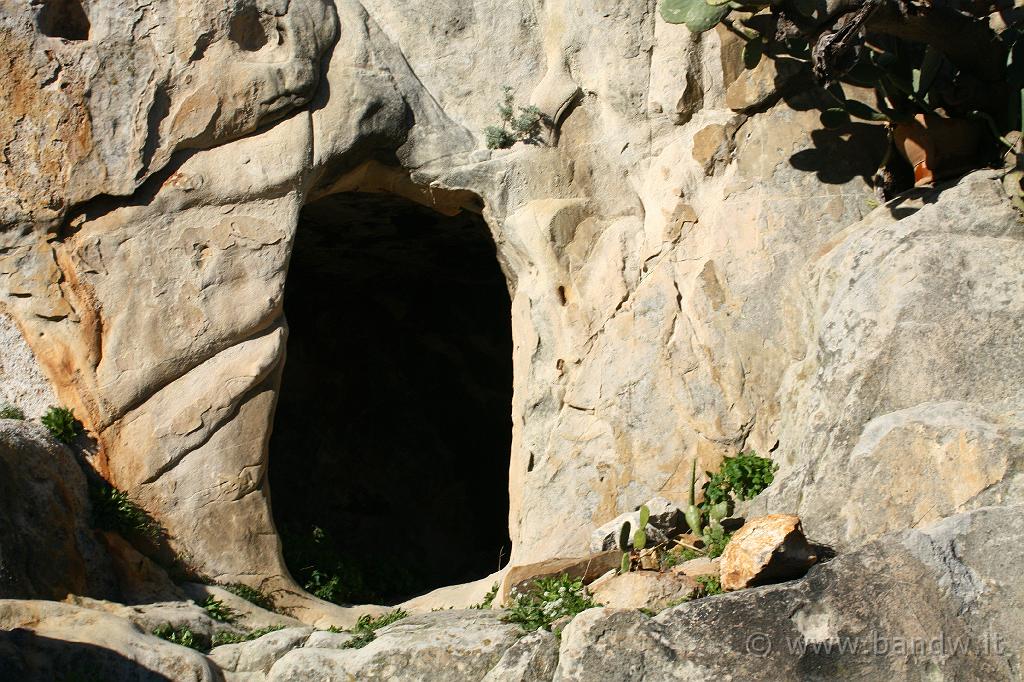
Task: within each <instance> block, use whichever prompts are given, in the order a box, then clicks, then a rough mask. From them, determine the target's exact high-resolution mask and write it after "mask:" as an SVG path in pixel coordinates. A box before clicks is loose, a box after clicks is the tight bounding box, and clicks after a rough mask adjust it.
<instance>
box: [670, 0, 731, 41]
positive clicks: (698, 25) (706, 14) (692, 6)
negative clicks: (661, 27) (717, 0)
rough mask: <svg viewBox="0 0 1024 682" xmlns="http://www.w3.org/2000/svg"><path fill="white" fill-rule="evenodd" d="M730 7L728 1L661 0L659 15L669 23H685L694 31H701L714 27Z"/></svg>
mask: <svg viewBox="0 0 1024 682" xmlns="http://www.w3.org/2000/svg"><path fill="white" fill-rule="evenodd" d="M712 1H714V0H712ZM730 9H731V8H730V7H729V3H728V2H725V3H721V4H714V5H712V4H710V3H709V2H707V1H706V0H662V3H661V16H662V18H664V19H665V21H667V22H668V23H670V24H686V27H687V28H689V29H690V30H691V31H693V32H694V33H703V32H704V31H709V30H711V29H712V28H714V27H715V26H716V25H717V24H718V22H720V21H721V20H722V19H723V18H724V17H725V15H726V14H728V13H729V11H730Z"/></svg>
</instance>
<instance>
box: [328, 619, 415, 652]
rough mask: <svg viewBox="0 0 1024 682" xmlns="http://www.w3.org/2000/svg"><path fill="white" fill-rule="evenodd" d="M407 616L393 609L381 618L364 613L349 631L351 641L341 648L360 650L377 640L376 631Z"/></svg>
mask: <svg viewBox="0 0 1024 682" xmlns="http://www.w3.org/2000/svg"><path fill="white" fill-rule="evenodd" d="M408 615H409V614H408V613H406V612H405V611H403V610H402V609H395V610H394V611H392V612H390V613H385V614H384V615H382V616H377V617H376V618H374V617H373V616H371V615H370V614H368V613H364V614H363V615H361V616H359V620H357V621H356V624H355V625H354V626H352V628H351V629H349V632H351V633H352V639H350V640H348V641H347V642H345V644H344V645H343V648H345V649H362V648H363V647H364V646H366V645H367V644H369V643H370V642H372V641H373V640H375V639H376V638H377V630H380V629H381V628H382V627H384V626H386V625H391V624H392V623H394V622H397V621H400V620H402V619H403V618H405V617H406V616H408Z"/></svg>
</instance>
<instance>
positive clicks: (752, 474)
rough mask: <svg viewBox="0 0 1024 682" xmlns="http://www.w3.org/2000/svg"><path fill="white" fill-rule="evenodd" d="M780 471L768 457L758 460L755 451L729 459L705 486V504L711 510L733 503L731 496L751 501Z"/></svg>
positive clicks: (727, 458)
mask: <svg viewBox="0 0 1024 682" xmlns="http://www.w3.org/2000/svg"><path fill="white" fill-rule="evenodd" d="M778 468H779V465H778V464H776V463H775V462H773V461H771V460H770V459H768V458H767V457H758V455H757V453H756V452H753V451H751V452H741V453H740V454H738V455H736V456H735V457H726V458H725V460H724V461H723V462H722V466H721V467H719V469H718V471H716V472H715V473H713V474H710V476H711V478H710V479H709V480H708V482H707V483H706V484H705V485H704V504H705V505H707V506H712V505H715V504H718V503H720V502H724V501H726V500H731V495H735V496H736V497H738V498H739V499H741V500H752V499H754V498H755V497H757V496H758V495H759V494H760V493H761V491H763V490H764V489H765V488H767V487H768V486H770V485H771V484H772V481H773V480H775V472H776V471H777V470H778ZM709 473H710V472H709Z"/></svg>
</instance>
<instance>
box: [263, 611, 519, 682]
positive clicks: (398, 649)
mask: <svg viewBox="0 0 1024 682" xmlns="http://www.w3.org/2000/svg"><path fill="white" fill-rule="evenodd" d="M521 634H522V631H521V630H520V629H519V627H518V626H516V625H510V624H507V623H504V622H502V620H501V614H500V613H498V612H491V611H438V612H436V613H429V614H421V615H418V616H409V617H408V618H405V619H403V620H400V621H398V622H397V623H395V624H393V625H389V626H388V627H386V628H383V629H381V630H379V631H378V633H377V638H376V639H375V640H374V641H372V642H370V643H369V644H367V645H366V646H365V647H363V648H361V649H340V650H337V649H326V648H303V649H295V650H293V651H292V652H290V653H288V654H287V655H285V656H284V657H283V658H281V659H280V660H279V661H278V662H277V663H275V664H274V666H273V668H271V670H270V675H269V677H268V679H270V680H273V681H274V682H285V681H295V682H305V681H306V680H310V679H318V678H319V679H329V680H330V679H342V680H344V679H353V678H354V679H359V680H368V681H369V680H396V679H402V680H410V681H411V680H424V681H427V680H436V679H438V676H439V675H442V676H443V677H444V678H445V679H446V680H453V681H456V680H480V679H482V678H483V677H484V676H485V675H486V674H487V672H488V671H489V670H490V669H491V668H493V667H495V666H496V665H498V662H499V661H500V660H501V658H502V654H503V653H504V652H505V651H506V650H507V649H508V648H509V647H511V646H512V645H513V644H514V643H515V642H516V641H517V640H518V639H519V636H520V635H521ZM510 665H511V663H510ZM530 667H531V666H529V665H528V666H527V668H530Z"/></svg>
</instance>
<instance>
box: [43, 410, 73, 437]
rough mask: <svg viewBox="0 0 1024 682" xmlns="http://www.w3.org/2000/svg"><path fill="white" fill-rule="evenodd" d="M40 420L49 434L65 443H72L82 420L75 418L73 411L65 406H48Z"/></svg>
mask: <svg viewBox="0 0 1024 682" xmlns="http://www.w3.org/2000/svg"><path fill="white" fill-rule="evenodd" d="M41 421H42V422H43V426H45V427H46V428H47V429H48V430H49V431H50V435H52V436H53V437H54V438H56V439H57V440H59V441H60V442H61V443H64V444H66V445H70V444H71V443H74V442H75V438H77V437H78V434H79V433H81V431H82V422H80V421H78V420H77V419H75V413H74V412H72V411H71V410H69V409H68V408H66V407H55V406H50V409H48V410H47V411H46V414H44V415H43V418H42V419H41Z"/></svg>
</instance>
